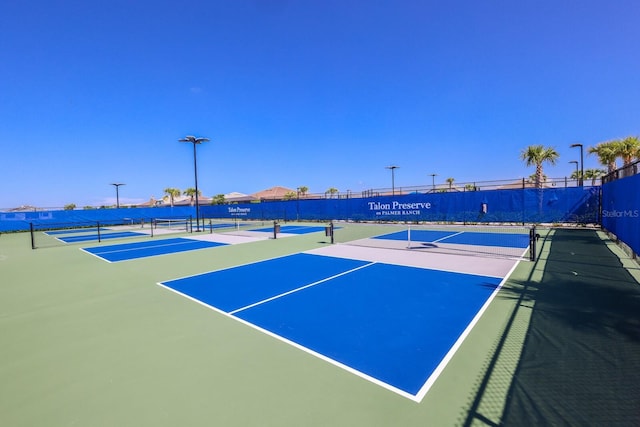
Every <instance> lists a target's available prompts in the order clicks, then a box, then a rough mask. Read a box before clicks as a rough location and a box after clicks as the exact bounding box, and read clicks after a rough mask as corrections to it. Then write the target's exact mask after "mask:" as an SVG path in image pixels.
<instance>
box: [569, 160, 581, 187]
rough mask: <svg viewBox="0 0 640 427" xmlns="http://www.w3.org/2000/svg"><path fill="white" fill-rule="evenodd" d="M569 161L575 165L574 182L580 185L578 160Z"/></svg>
mask: <svg viewBox="0 0 640 427" xmlns="http://www.w3.org/2000/svg"><path fill="white" fill-rule="evenodd" d="M569 163H574V164H575V165H576V182H577V183H578V185H580V172H578V161H577V160H571V161H570V162H569Z"/></svg>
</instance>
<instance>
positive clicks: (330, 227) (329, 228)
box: [324, 221, 333, 245]
mask: <svg viewBox="0 0 640 427" xmlns="http://www.w3.org/2000/svg"><path fill="white" fill-rule="evenodd" d="M324 235H325V236H327V237H331V244H332V245H333V221H329V225H328V226H327V227H325V228H324Z"/></svg>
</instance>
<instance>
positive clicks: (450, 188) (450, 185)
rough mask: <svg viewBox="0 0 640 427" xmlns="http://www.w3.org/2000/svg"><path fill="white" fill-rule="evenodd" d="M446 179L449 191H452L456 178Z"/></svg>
mask: <svg viewBox="0 0 640 427" xmlns="http://www.w3.org/2000/svg"><path fill="white" fill-rule="evenodd" d="M445 181H446V182H447V183H449V191H452V190H453V181H455V179H453V178H447V179H445Z"/></svg>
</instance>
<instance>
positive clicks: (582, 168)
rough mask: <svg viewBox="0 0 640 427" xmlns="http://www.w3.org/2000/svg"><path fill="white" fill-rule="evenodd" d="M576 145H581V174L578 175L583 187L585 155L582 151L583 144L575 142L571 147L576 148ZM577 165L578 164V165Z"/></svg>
mask: <svg viewBox="0 0 640 427" xmlns="http://www.w3.org/2000/svg"><path fill="white" fill-rule="evenodd" d="M575 147H580V176H579V177H578V179H579V180H580V187H582V186H583V185H584V181H583V179H584V156H583V152H582V149H583V147H582V144H579V143H575V144H571V148H575ZM576 167H577V165H576Z"/></svg>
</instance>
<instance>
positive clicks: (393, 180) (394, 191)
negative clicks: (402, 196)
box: [385, 165, 400, 196]
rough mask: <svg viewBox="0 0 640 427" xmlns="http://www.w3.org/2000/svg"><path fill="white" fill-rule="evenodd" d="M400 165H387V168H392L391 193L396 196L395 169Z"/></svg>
mask: <svg viewBox="0 0 640 427" xmlns="http://www.w3.org/2000/svg"><path fill="white" fill-rule="evenodd" d="M399 167H400V166H395V165H391V166H386V167H385V169H391V195H392V196H395V195H396V184H395V176H394V171H395V170H396V169H398V168H399Z"/></svg>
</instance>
